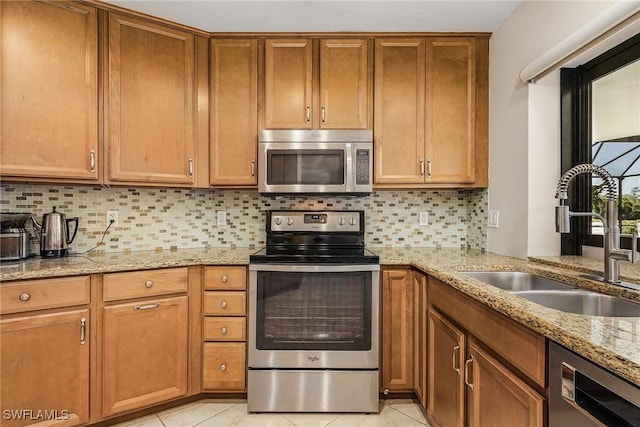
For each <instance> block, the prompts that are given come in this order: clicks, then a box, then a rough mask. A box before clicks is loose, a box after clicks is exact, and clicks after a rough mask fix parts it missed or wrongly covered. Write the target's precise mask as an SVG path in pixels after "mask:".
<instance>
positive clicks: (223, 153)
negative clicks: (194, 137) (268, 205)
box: [209, 39, 258, 186]
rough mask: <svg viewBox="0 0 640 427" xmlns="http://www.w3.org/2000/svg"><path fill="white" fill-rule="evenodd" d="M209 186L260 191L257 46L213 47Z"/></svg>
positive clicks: (220, 42) (215, 42)
mask: <svg viewBox="0 0 640 427" xmlns="http://www.w3.org/2000/svg"><path fill="white" fill-rule="evenodd" d="M209 79H210V82H211V92H210V100H211V102H210V123H211V131H210V132H211V137H210V157H209V158H210V161H209V162H210V171H209V173H210V184H211V185H212V186H227V185H233V186H240V185H249V186H252V185H257V179H256V176H257V175H256V172H257V171H256V166H257V163H256V162H257V151H258V146H257V145H258V41H257V40H250V39H212V40H211V41H210V68H209Z"/></svg>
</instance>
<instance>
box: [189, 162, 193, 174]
mask: <svg viewBox="0 0 640 427" xmlns="http://www.w3.org/2000/svg"><path fill="white" fill-rule="evenodd" d="M189 176H190V177H193V159H189Z"/></svg>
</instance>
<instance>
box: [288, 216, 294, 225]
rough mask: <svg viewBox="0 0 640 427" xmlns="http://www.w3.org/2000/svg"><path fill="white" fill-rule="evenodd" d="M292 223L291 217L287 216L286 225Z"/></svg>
mask: <svg viewBox="0 0 640 427" xmlns="http://www.w3.org/2000/svg"><path fill="white" fill-rule="evenodd" d="M291 224H293V218H291V217H287V225H291Z"/></svg>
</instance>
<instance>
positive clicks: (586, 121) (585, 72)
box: [560, 34, 640, 255]
mask: <svg viewBox="0 0 640 427" xmlns="http://www.w3.org/2000/svg"><path fill="white" fill-rule="evenodd" d="M639 59H640V34H637V35H635V36H633V37H631V38H630V39H628V40H627V41H625V42H623V43H621V44H619V45H618V46H616V47H614V48H612V49H610V50H608V51H607V52H605V53H603V54H602V55H600V56H598V57H596V58H594V59H592V60H591V61H589V62H587V63H585V64H583V65H580V66H578V67H576V68H562V69H561V70H560V123H561V152H560V168H561V170H560V174H561V175H562V174H564V173H565V172H566V171H568V170H569V169H571V168H572V167H573V166H575V165H578V164H581V163H590V162H591V144H592V141H591V82H593V81H594V80H597V79H598V78H600V77H602V76H604V75H606V74H609V73H611V72H612V71H615V70H617V69H619V68H621V67H624V66H625V65H627V64H629V63H631V62H634V61H636V60H639ZM568 196H569V203H570V209H571V211H574V212H591V176H590V175H587V174H583V175H578V176H577V177H576V178H575V179H574V184H573V185H571V186H570V187H569V191H568ZM572 221H575V222H574V223H573V224H572V227H571V233H567V234H562V237H561V249H560V250H561V252H560V253H561V254H562V255H581V254H582V245H585V246H596V247H603V236H598V235H592V234H591V233H590V224H591V218H589V217H577V218H575V219H573V220H572ZM620 245H621V247H625V248H630V247H631V239H630V238H626V237H622V238H621V239H620Z"/></svg>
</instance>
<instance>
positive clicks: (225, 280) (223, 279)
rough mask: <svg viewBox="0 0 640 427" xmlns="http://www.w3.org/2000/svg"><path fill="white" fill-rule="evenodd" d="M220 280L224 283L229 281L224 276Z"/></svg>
mask: <svg viewBox="0 0 640 427" xmlns="http://www.w3.org/2000/svg"><path fill="white" fill-rule="evenodd" d="M220 280H221V281H222V283H227V282H228V281H229V278H228V277H227V276H222V277H221V278H220Z"/></svg>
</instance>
